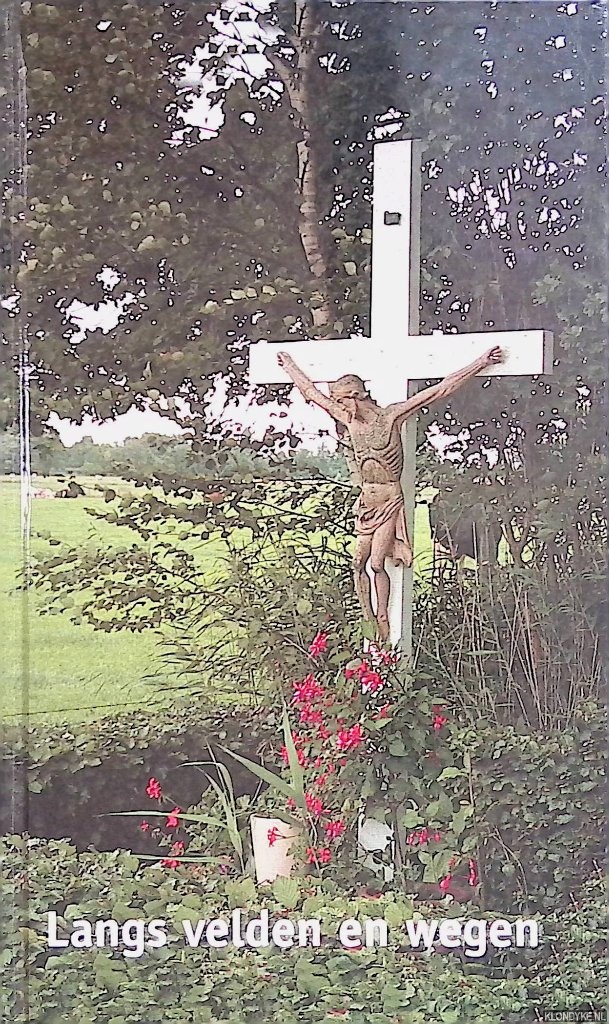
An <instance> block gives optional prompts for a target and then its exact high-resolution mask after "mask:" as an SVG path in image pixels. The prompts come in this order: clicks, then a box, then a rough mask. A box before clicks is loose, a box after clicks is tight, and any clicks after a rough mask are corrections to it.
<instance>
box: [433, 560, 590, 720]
mask: <svg viewBox="0 0 609 1024" xmlns="http://www.w3.org/2000/svg"><path fill="white" fill-rule="evenodd" d="M580 563H582V564H580V566H579V567H578V572H577V573H569V572H564V573H562V574H557V573H556V571H555V570H554V568H553V565H552V563H550V564H543V565H542V566H535V565H530V566H518V567H516V566H513V565H507V566H503V567H500V566H493V568H492V573H491V572H490V571H489V569H488V567H486V568H484V567H483V568H482V569H481V570H480V571H479V572H478V573H477V574H476V575H474V573H473V572H460V573H457V574H456V575H454V576H451V577H441V578H439V579H436V580H435V581H434V585H433V586H432V587H423V588H420V589H419V592H418V598H417V613H416V615H415V621H416V622H417V623H418V629H417V645H418V646H417V649H418V669H419V671H420V672H429V673H430V674H431V676H432V677H433V678H434V679H437V680H439V681H442V682H443V684H444V691H445V693H446V695H447V697H448V699H450V701H451V703H454V704H456V705H457V706H459V708H460V710H461V711H462V712H463V713H465V714H466V715H467V716H468V717H469V718H470V720H471V721H473V722H477V721H478V720H479V719H480V718H487V719H494V720H495V721H497V722H510V723H512V724H514V723H516V722H521V723H523V724H524V725H527V726H529V727H530V728H531V729H533V730H535V731H542V732H549V731H551V730H552V729H562V728H563V727H564V726H565V725H566V724H568V723H569V722H570V720H571V719H572V717H573V715H574V714H576V713H577V709H578V707H579V706H580V704H581V703H582V702H584V703H585V702H586V701H589V700H595V699H596V700H598V699H599V698H600V685H601V654H600V652H601V651H602V646H603V645H602V640H601V638H602V635H603V632H604V628H605V621H606V608H607V603H606V590H607V588H606V573H605V565H604V555H602V556H601V555H599V554H598V553H596V554H595V552H594V551H584V553H583V554H581V555H580Z"/></svg>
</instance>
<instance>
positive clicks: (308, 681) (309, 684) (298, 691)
mask: <svg viewBox="0 0 609 1024" xmlns="http://www.w3.org/2000/svg"><path fill="white" fill-rule="evenodd" d="M292 685H293V687H294V697H293V703H294V704H310V703H311V702H312V701H314V700H318V699H319V698H320V697H323V696H324V694H325V690H324V688H323V686H320V685H319V683H318V682H317V680H316V679H315V678H314V677H313V676H312V675H311V673H309V675H308V676H305V678H304V679H303V680H302V682H300V683H293V684H292Z"/></svg>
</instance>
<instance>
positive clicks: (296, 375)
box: [277, 352, 349, 425]
mask: <svg viewBox="0 0 609 1024" xmlns="http://www.w3.org/2000/svg"><path fill="white" fill-rule="evenodd" d="M277 362H278V363H279V365H280V366H281V368H282V369H283V370H285V372H286V373H287V375H288V377H290V379H291V380H293V381H294V384H295V385H296V387H297V388H298V390H299V391H300V393H301V395H303V397H304V398H306V400H307V402H314V403H315V405H319V407H320V408H321V409H325V411H326V412H327V413H329V414H330V416H333V417H334V419H335V420H338V422H339V423H344V424H345V425H347V424H348V423H349V420H348V418H347V416H346V413H345V410H344V409H342V408H341V406H340V405H339V404H338V402H335V401H333V399H331V398H328V396H327V395H324V393H323V391H320V390H319V388H316V387H315V384H314V383H313V381H312V380H309V378H308V377H307V375H306V373H303V371H302V370H301V369H300V367H299V366H297V365H296V363H295V362H294V360H293V359H292V357H291V356H290V355H288V353H287V352H278V353H277Z"/></svg>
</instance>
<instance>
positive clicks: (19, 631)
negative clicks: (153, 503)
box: [0, 477, 429, 724]
mask: <svg viewBox="0 0 609 1024" xmlns="http://www.w3.org/2000/svg"><path fill="white" fill-rule="evenodd" d="M79 481H80V482H81V483H83V484H84V485H85V487H86V488H87V492H88V493H87V496H86V497H85V498H77V499H72V500H63V501H62V500H52V501H49V500H45V499H42V498H35V499H33V501H32V527H31V533H32V541H31V551H32V554H33V555H34V556H35V555H36V554H37V553H43V552H48V547H47V546H46V544H45V542H44V541H41V540H40V539H38V540H37V539H36V536H35V535H36V533H37V532H42V531H48V532H49V533H51V534H52V535H53V536H54V537H56V538H57V539H58V540H61V541H65V542H66V543H69V544H80V543H83V544H84V543H86V542H88V541H90V540H92V539H95V540H102V541H104V540H106V541H107V543H108V546H112V545H115V544H118V543H124V542H125V540H130V542H133V541H137V542H140V543H141V541H139V538H138V537H137V535H136V534H133V533H131V532H130V531H129V530H128V529H126V528H125V527H120V528H117V527H115V526H112V525H110V524H107V523H104V522H99V521H98V520H94V519H92V517H91V516H89V515H87V513H86V511H85V509H86V508H87V507H94V506H95V505H96V504H98V503H99V505H100V506H101V505H103V497H102V491H103V488H102V490H100V494H99V497H97V496H96V493H95V487H96V485H98V484H99V483H101V481H96V480H95V479H94V478H81V477H79ZM103 485H104V486H113V487H115V488H117V489H123V490H124V489H125V485H124V484H122V486H121V482H120V481H110V480H108V479H107V478H104V481H103ZM35 486H36V487H51V488H52V489H53V490H57V489H58V487H59V484H58V482H57V480H56V479H50V480H49V479H44V480H40V479H39V480H36V481H35ZM127 489H128V488H127ZM0 515H1V516H2V522H3V524H4V543H3V545H2V548H1V551H0V623H1V624H2V634H3V672H2V681H1V684H0V709H1V713H2V717H3V718H4V719H5V720H8V721H13V722H18V721H23V720H24V716H27V717H28V719H29V721H30V722H31V723H32V724H33V723H36V722H39V721H54V722H57V721H91V720H93V719H95V718H98V717H101V716H102V715H104V714H108V713H112V711H114V710H115V709H116V708H119V707H122V708H129V707H133V708H136V707H146V706H150V705H151V704H152V703H157V702H158V703H163V687H162V685H161V686H159V682H158V679H157V681H156V682H155V684H154V685H153V684H152V683H151V682H150V681H149V680H148V681H147V677H150V675H151V673H152V671H153V669H154V668H155V665H156V664H158V663H157V662H156V656H157V637H156V636H155V634H154V633H153V631H152V630H150V631H144V632H143V633H137V634H131V633H127V632H116V633H102V632H99V631H95V630H94V629H93V628H92V627H91V626H88V625H87V624H82V625H76V624H74V623H72V622H71V621H70V619H69V617H68V615H66V614H53V615H43V614H41V612H42V611H43V609H44V608H45V603H46V598H45V595H44V594H43V593H41V592H39V591H31V592H30V593H28V594H27V595H25V594H24V593H22V592H19V590H18V589H17V584H18V573H19V571H20V569H21V567H22V565H23V549H22V542H21V532H20V498H19V482H18V481H17V480H7V479H5V480H0ZM425 517H426V510H425V508H424V507H423V508H422V509H420V510H419V514H418V520H417V524H416V529H415V540H416V548H417V549H418V556H417V563H418V565H419V567H420V568H424V567H425V566H426V565H428V564H429V534H428V528H427V522H426V518H425ZM219 554H220V551H219V542H217V541H212V542H210V543H209V544H208V545H206V546H205V548H204V550H203V552H202V555H201V557H202V558H203V559H204V561H205V562H207V561H208V560H209V563H210V567H211V565H212V564H213V563H214V562H217V558H218V555H219ZM167 681H168V682H169V681H170V678H169V677H167ZM165 699H166V700H169V699H170V695H169V694H167V693H166V694H165Z"/></svg>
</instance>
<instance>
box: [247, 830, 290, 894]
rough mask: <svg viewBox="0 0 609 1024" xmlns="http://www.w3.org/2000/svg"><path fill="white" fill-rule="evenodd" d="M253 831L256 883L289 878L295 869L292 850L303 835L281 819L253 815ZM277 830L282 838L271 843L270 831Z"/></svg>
mask: <svg viewBox="0 0 609 1024" xmlns="http://www.w3.org/2000/svg"><path fill="white" fill-rule="evenodd" d="M250 827H251V830H252V849H253V853H254V867H255V869H256V881H257V882H258V884H259V885H260V884H261V883H262V882H274V881H275V879H276V878H288V877H289V876H290V874H291V873H292V869H293V867H294V857H293V856H291V854H290V850H291V848H292V846H293V844H294V842H295V840H297V839H299V838H300V835H301V833H300V832H299V830H298V829H297V828H295V827H294V826H293V825H288V824H287V823H286V822H285V821H281V820H280V819H279V818H260V817H258V816H257V815H253V816H252V818H251V820H250ZM271 829H277V831H278V832H279V833H280V838H278V839H276V840H275V842H274V843H272V844H271V843H269V831H270V830H271Z"/></svg>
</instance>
